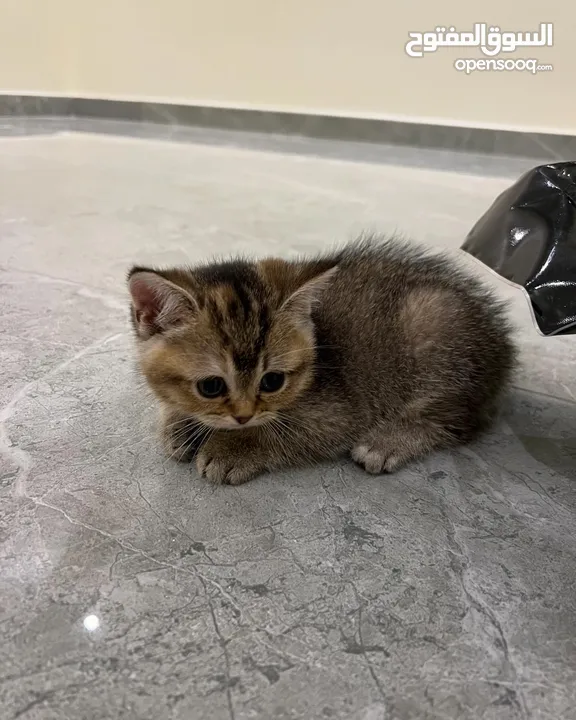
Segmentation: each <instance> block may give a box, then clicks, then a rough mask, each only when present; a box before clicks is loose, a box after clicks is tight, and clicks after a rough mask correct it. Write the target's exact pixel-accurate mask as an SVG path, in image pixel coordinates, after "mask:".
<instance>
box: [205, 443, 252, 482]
mask: <svg viewBox="0 0 576 720" xmlns="http://www.w3.org/2000/svg"><path fill="white" fill-rule="evenodd" d="M235 445H236V443H230V444H228V443H227V442H225V441H222V440H219V439H217V438H212V439H211V440H209V441H208V442H207V443H206V445H205V446H204V447H203V448H202V450H201V451H200V452H199V453H198V456H197V458H196V467H197V469H198V474H199V475H200V477H204V478H206V479H207V480H210V482H213V483H217V484H218V485H242V483H245V482H247V481H248V480H251V479H252V478H253V477H255V476H256V475H259V474H260V473H261V472H263V470H264V469H265V467H264V466H263V464H262V463H261V462H259V461H258V460H257V459H255V458H253V457H250V455H248V454H245V453H242V452H241V451H240V449H239V448H238V447H234V446H235Z"/></svg>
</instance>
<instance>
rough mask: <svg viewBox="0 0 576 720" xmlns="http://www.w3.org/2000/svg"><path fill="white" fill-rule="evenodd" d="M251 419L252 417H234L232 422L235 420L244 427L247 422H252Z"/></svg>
mask: <svg viewBox="0 0 576 720" xmlns="http://www.w3.org/2000/svg"><path fill="white" fill-rule="evenodd" d="M253 417H254V415H235V416H234V420H236V422H237V423H238V424H239V425H246V423H247V422H248V421H249V420H252V418H253Z"/></svg>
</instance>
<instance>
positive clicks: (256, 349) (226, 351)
mask: <svg viewBox="0 0 576 720" xmlns="http://www.w3.org/2000/svg"><path fill="white" fill-rule="evenodd" d="M128 283H129V288H130V292H131V295H132V317H133V323H134V327H135V330H136V335H137V340H138V347H139V358H140V365H141V369H142V371H143V373H144V375H145V376H146V379H147V381H148V383H149V384H150V386H151V388H152V390H153V391H154V392H155V394H156V395H157V396H158V398H159V399H160V402H161V404H162V409H163V423H164V437H165V441H166V445H167V448H168V452H169V453H170V454H173V455H175V456H176V457H178V458H180V459H188V458H190V457H192V456H194V455H196V457H197V466H198V469H199V471H200V473H201V474H202V475H204V476H205V477H207V478H208V479H210V480H212V481H214V482H220V483H229V484H239V483H243V482H245V481H246V480H248V479H250V478H251V477H253V476H254V475H257V474H259V473H261V472H263V471H267V470H272V469H275V468H280V467H285V466H290V465H297V464H306V463H311V462H314V461H318V460H322V459H326V458H333V457H336V456H339V455H341V454H343V453H347V452H349V453H351V455H352V457H353V458H354V459H355V460H356V461H357V462H358V463H359V464H361V465H362V466H363V467H364V468H365V469H366V470H367V471H368V472H371V473H381V472H389V471H392V470H395V469H396V468H398V467H400V466H401V465H404V464H405V463H407V462H409V461H410V460H413V459H415V458H418V457H420V456H422V455H424V454H426V453H429V452H430V451H432V450H435V449H438V448H443V447H448V446H451V445H456V444H459V443H465V442H468V441H470V440H472V439H473V438H474V437H476V435H477V434H478V433H479V432H481V431H482V430H484V429H485V428H487V427H488V425H489V423H490V422H491V420H492V419H493V417H494V414H495V411H496V409H497V402H498V399H499V397H500V395H501V392H502V390H503V389H504V388H505V386H506V383H507V381H508V379H509V377H510V373H511V371H512V369H513V367H514V361H515V351H514V347H513V345H512V342H511V340H510V330H509V327H508V324H507V322H506V319H505V317H504V314H503V310H502V307H501V306H500V304H499V303H498V302H496V301H495V300H494V298H493V297H492V296H491V294H490V293H489V292H488V291H487V290H486V289H485V288H484V287H483V286H482V285H481V284H479V283H478V281H476V280H475V279H473V278H471V277H468V276H467V275H466V274H463V273H462V272H461V271H459V270H457V269H456V267H455V266H454V264H453V263H452V262H451V261H450V260H449V259H447V258H441V257H434V256H429V255H427V254H426V253H423V252H422V251H419V250H414V249H413V248H411V247H410V246H407V245H405V244H402V243H398V242H396V241H394V240H385V239H383V238H363V239H361V240H360V241H357V242H356V243H353V244H351V245H349V246H348V247H346V248H344V249H343V250H339V251H334V252H332V253H328V254H325V255H321V256H319V257H316V258H312V259H303V260H299V261H291V262H288V261H285V260H280V259H265V260H261V261H258V262H248V261H244V260H232V261H229V262H223V263H220V264H213V265H206V266H203V267H199V268H191V269H187V268H174V269H169V270H153V269H147V268H141V267H135V268H133V269H132V270H131V272H130V274H129V280H128ZM268 371H275V372H284V373H286V378H287V382H286V384H285V385H284V387H283V388H282V389H281V390H280V391H278V392H275V393H268V394H265V393H262V392H260V391H259V383H260V379H261V377H262V375H263V374H264V373H266V372H268ZM213 376H217V377H220V378H223V379H224V380H225V382H226V385H227V388H228V392H227V394H226V395H225V396H223V397H219V398H217V399H205V398H203V397H201V396H200V394H199V392H198V391H197V388H196V383H197V382H198V380H201V379H203V378H206V377H213ZM250 417H251V418H252V419H251V420H249V421H248V422H246V419H247V418H250ZM235 418H236V419H235ZM240 423H243V424H240ZM244 423H245V424H244Z"/></svg>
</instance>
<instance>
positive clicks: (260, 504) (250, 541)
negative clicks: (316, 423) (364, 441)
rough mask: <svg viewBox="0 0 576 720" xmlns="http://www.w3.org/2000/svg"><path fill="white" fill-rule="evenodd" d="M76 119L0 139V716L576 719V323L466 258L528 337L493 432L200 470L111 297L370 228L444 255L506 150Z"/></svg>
mask: <svg viewBox="0 0 576 720" xmlns="http://www.w3.org/2000/svg"><path fill="white" fill-rule="evenodd" d="M102 122H104V124H105V125H106V122H108V124H107V125H106V127H108V129H111V128H112V127H113V123H112V121H106V122H105V121H99V122H98V123H96V124H95V125H94V126H93V129H94V127H96V128H98V127H102V124H101V123H102ZM129 125H130V126H131V124H130V123H124V124H123V127H124V128H126V127H127V126H129ZM138 127H140V128H142V127H143V124H139V125H138ZM88 130H89V128H88V127H87V126H84V127H83V130H82V132H81V133H66V134H61V135H58V134H53V135H51V136H49V137H48V136H37V137H33V136H30V137H17V138H14V137H2V138H0V156H1V159H2V161H1V162H0V186H1V187H2V192H1V193H0V302H1V304H2V313H1V314H0V338H1V344H0V374H1V376H2V383H0V626H1V628H2V642H1V643H0V717H2V719H3V720H4V719H6V720H15V719H16V718H18V719H20V720H56V719H58V720H63V719H64V720H65V719H67V718H70V719H71V720H72V719H73V720H78V719H79V718H89V719H90V720H110V718H116V717H122V718H127V719H128V720H136V719H138V720H148V719H149V720H163V719H164V718H166V719H168V718H170V720H204V719H205V718H210V719H211V720H221V719H222V720H231V719H232V720H248V719H249V718H252V719H254V718H256V719H261V720H269V718H274V719H275V720H276V719H280V720H283V719H284V720H288V718H290V719H292V720H294V719H302V720H311V719H314V720H315V719H318V720H324V719H325V718H330V719H333V720H416V719H418V720H527V719H528V718H531V719H534V720H536V719H537V718H538V719H541V720H544V719H546V718H550V719H551V720H552V719H554V720H573V718H574V717H575V714H574V708H575V706H576V663H575V658H576V594H575V592H574V563H575V556H576V532H575V530H576V484H575V482H576V446H575V444H574V443H575V441H574V438H576V395H575V394H574V393H575V390H574V364H575V360H576V344H575V340H574V338H542V337H540V336H539V335H538V334H537V333H536V331H535V330H534V328H533V325H532V322H531V320H530V316H529V312H528V308H527V305H526V303H525V299H524V297H523V296H522V294H521V293H520V291H519V290H516V289H513V288H510V287H509V286H508V285H506V284H504V283H503V282H501V281H499V280H498V279H496V278H493V277H492V276H491V275H490V274H489V273H488V272H487V271H486V270H485V269H484V268H482V267H480V266H478V265H477V264H476V263H473V261H472V260H471V259H470V258H467V257H465V256H461V261H462V262H463V263H467V264H469V265H470V267H476V268H477V272H478V273H483V276H484V277H485V279H486V281H487V282H490V283H493V284H494V287H495V288H496V290H497V291H498V292H499V293H501V294H502V296H503V297H505V298H507V300H508V302H509V304H510V313H511V316H512V319H513V321H514V323H515V324H516V326H517V337H518V343H519V346H520V350H521V359H522V367H521V369H520V371H519V373H518V376H517V378H516V381H515V387H514V389H513V391H512V393H511V396H510V397H509V398H508V399H507V401H506V403H505V407H504V410H503V415H502V418H501V420H500V422H499V424H498V425H497V426H496V427H495V428H494V430H493V431H492V432H491V433H489V434H488V435H486V436H485V437H484V438H483V439H482V440H481V441H480V442H478V443H476V444H474V445H472V446H469V447H468V448H464V449H460V450H458V451H455V452H451V453H443V454H437V455H433V456H431V457H429V458H428V459H426V460H425V461H424V462H422V463H418V464H415V465H413V466H411V467H409V468H406V469H405V470H403V471H401V472H399V473H397V474H394V475H390V476H387V477H372V476H366V475H364V474H363V473H362V472H361V471H360V470H358V469H357V468H356V467H354V466H353V465H352V464H351V463H349V462H347V461H345V460H343V461H341V462H337V463H328V464H325V465H323V466H322V467H320V468H315V469H310V470H308V469H307V470H301V471H297V472H285V473H277V474H274V475H270V476H265V477H262V478H260V479H259V480H257V481H254V482H252V483H249V484H247V485H245V486H242V487H240V488H220V487H218V488H215V487H212V486H209V485H207V484H206V483H205V482H203V481H201V480H199V479H198V477H197V476H196V474H195V472H194V470H193V468H191V467H188V466H182V465H176V464H174V463H171V462H167V461H166V460H165V459H164V458H163V457H162V456H161V454H160V452H159V450H158V447H157V444H156V442H155V409H154V404H153V401H152V398H151V397H150V395H149V393H148V392H147V391H146V390H145V389H144V387H143V384H142V382H141V380H140V378H139V377H138V375H137V373H136V371H135V367H134V360H133V351H132V342H131V336H130V331H129V325H128V320H127V312H126V296H125V292H124V274H125V271H126V268H127V267H128V266H129V265H130V264H131V263H132V262H149V263H158V264H167V263H173V262H186V261H189V262H195V261H198V260H200V259H204V258H207V257H209V256H211V255H212V254H214V253H217V254H222V253H228V252H233V253H236V252H239V253H248V254H264V253H274V254H279V255H284V256H291V255H293V254H297V253H300V252H306V251H314V250H316V249H318V248H322V247H325V246H326V245H328V244H331V243H332V242H334V241H340V240H342V239H345V238H346V237H347V236H349V235H351V234H353V233H354V232H355V231H356V230H358V229H360V228H362V227H370V228H377V229H380V230H382V231H393V230H403V231H404V232H405V233H406V234H408V235H412V236H414V237H415V238H417V239H419V240H421V241H423V242H426V243H428V244H430V245H431V246H435V247H445V248H447V249H449V250H452V251H454V252H455V253H456V251H457V248H458V247H459V246H460V244H461V242H462V239H463V237H464V236H465V234H466V232H467V231H468V230H469V228H470V226H471V225H472V224H473V222H474V221H475V220H476V219H477V217H478V216H479V215H480V214H481V213H482V212H484V210H485V208H486V207H487V205H488V204H489V203H490V202H491V201H492V199H493V198H494V197H495V195H496V194H498V193H499V192H501V191H502V190H503V189H504V188H505V187H506V186H507V185H508V184H509V183H511V182H512V181H513V180H514V179H515V173H516V169H518V168H517V167H516V165H514V164H513V163H512V164H511V161H504V160H502V159H500V160H497V159H494V158H491V159H490V161H491V162H494V163H495V164H494V165H493V166H490V165H489V164H488V165H482V163H483V162H488V160H486V158H481V157H480V156H478V157H477V156H474V155H469V156H468V159H469V162H468V165H469V166H470V167H471V168H475V172H465V168H466V162H464V161H465V159H466V156H464V155H462V156H461V155H459V154H454V153H445V152H444V153H442V152H441V151H430V152H431V153H433V154H432V155H431V156H427V159H426V160H421V162H420V165H418V164H417V162H416V160H415V159H414V157H413V156H412V155H410V153H409V152H408V150H409V149H406V148H396V149H389V150H387V152H386V153H384V155H383V156H382V158H381V160H375V159H374V158H370V159H368V158H367V157H365V156H364V155H362V154H361V153H360V151H359V150H358V147H357V146H356V145H351V146H342V147H341V148H340V151H339V152H338V151H337V145H338V143H336V142H334V141H328V140H326V141H320V140H317V141H313V140H306V141H305V142H304V141H301V142H302V150H303V151H302V152H301V153H299V152H298V151H297V145H298V142H300V141H296V140H295V139H292V140H291V141H288V140H283V141H282V142H284V143H285V144H284V145H282V144H281V143H280V144H276V142H277V141H276V140H275V139H274V138H271V137H265V138H264V137H263V136H256V135H254V137H253V144H252V145H250V144H247V145H246V144H244V145H243V144H242V142H241V137H244V138H245V137H246V136H245V135H242V134H240V133H229V134H227V138H228V139H227V140H226V137H225V135H226V134H224V133H222V134H220V135H219V134H216V135H214V134H213V131H210V132H204V133H202V132H200V131H198V130H197V131H194V132H193V131H192V130H189V132H191V133H192V135H187V139H186V141H184V135H183V134H179V132H180V131H179V130H177V131H176V133H175V135H174V136H173V137H174V138H176V141H173V140H170V139H169V136H167V135H163V136H162V139H159V138H158V137H145V136H142V137H129V136H128V133H124V134H120V135H119V134H118V133H111V132H110V134H106V133H99V134H90V133H89V132H88ZM194 133H195V135H194ZM194 138H195V139H194ZM278 142H279V141H278ZM323 143H327V145H326V147H327V148H330V151H329V152H328V150H325V154H324V155H323V154H322V152H323V151H322V150H318V148H322V147H323ZM358 145H359V146H362V144H361V143H359V144H358ZM362 147H363V146H362ZM286 148H291V149H290V150H287V149H286ZM411 152H412V151H411ZM413 152H414V153H415V151H413ZM358 153H360V154H358ZM404 160H406V163H405V164H402V163H403V161H404ZM451 160H452V162H453V163H455V164H454V165H453V166H452V167H451V166H450V161H451ZM514 162H518V163H520V159H519V158H518V159H516V160H515V161H514ZM482 167H485V168H490V167H495V168H499V171H498V172H491V171H490V172H486V173H485V175H484V176H483V175H482V174H481V170H482ZM506 172H508V175H506Z"/></svg>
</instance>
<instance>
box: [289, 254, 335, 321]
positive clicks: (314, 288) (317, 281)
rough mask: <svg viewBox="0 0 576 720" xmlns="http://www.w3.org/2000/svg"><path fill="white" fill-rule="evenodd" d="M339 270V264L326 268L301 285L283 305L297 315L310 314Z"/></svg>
mask: <svg viewBox="0 0 576 720" xmlns="http://www.w3.org/2000/svg"><path fill="white" fill-rule="evenodd" d="M337 272H338V266H337V265H336V267H333V268H330V270H326V272H323V273H322V274H321V275H317V276H316V277H315V278H313V279H312V280H308V282H306V283H304V285H301V286H300V287H299V288H298V290H296V291H295V292H293V293H292V295H290V297H289V298H288V299H287V300H286V301H285V302H284V304H283V305H282V309H283V310H288V311H289V312H293V313H296V314H297V315H304V316H309V315H310V313H311V312H312V308H313V307H314V304H315V303H316V302H318V300H319V299H320V296H321V294H322V293H323V292H324V290H326V288H327V287H328V285H330V283H331V282H332V278H333V277H334V275H335V274H336V273H337Z"/></svg>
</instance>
